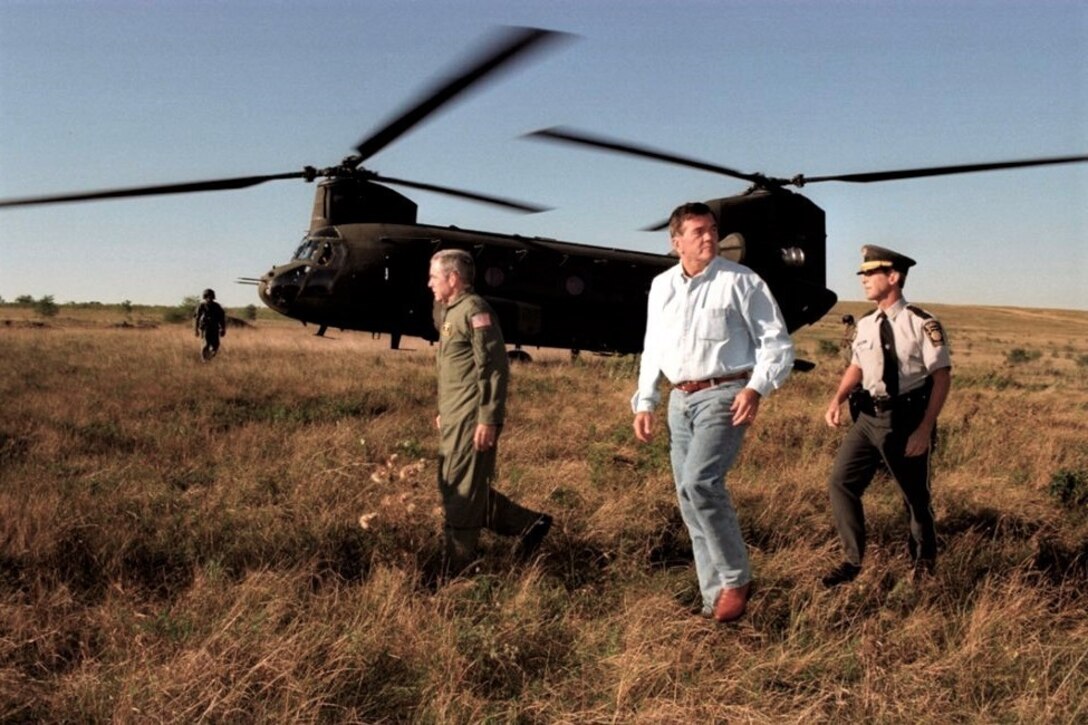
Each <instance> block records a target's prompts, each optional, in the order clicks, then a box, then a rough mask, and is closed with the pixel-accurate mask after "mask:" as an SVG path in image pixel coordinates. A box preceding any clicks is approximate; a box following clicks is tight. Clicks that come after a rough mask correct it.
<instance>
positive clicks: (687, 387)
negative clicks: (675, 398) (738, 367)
mask: <svg viewBox="0 0 1088 725" xmlns="http://www.w3.org/2000/svg"><path fill="white" fill-rule="evenodd" d="M748 374H749V373H748V371H747V370H745V371H744V372H740V373H733V374H732V375H723V376H721V377H720V378H707V379H706V380H684V381H682V382H679V383H676V384H675V385H673V386H672V387H673V388H675V389H676V390H680V391H682V392H685V393H697V392H699V391H700V390H706V389H707V388H713V387H714V386H715V385H721V384H722V383H731V382H733V381H734V380H747V379H748Z"/></svg>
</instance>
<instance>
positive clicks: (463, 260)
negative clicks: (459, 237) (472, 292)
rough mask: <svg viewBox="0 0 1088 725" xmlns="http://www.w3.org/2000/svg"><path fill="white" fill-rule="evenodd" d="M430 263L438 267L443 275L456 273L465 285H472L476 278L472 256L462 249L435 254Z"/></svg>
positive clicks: (444, 250)
mask: <svg viewBox="0 0 1088 725" xmlns="http://www.w3.org/2000/svg"><path fill="white" fill-rule="evenodd" d="M431 262H432V263H434V264H436V265H438V268H439V269H440V270H442V273H443V274H449V273H450V272H456V273H457V276H459V277H460V278H461V281H463V282H464V283H465V284H467V285H468V284H472V282H473V281H474V280H475V278H476V263H475V262H474V261H473V259H472V255H471V254H469V253H468V252H466V251H465V250H463V249H443V250H441V251H439V252H435V254H434V256H433V257H431Z"/></svg>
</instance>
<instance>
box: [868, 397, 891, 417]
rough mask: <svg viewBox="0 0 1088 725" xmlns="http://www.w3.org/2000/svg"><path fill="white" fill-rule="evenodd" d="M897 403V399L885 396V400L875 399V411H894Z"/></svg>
mask: <svg viewBox="0 0 1088 725" xmlns="http://www.w3.org/2000/svg"><path fill="white" fill-rule="evenodd" d="M894 403H895V399H894V398H892V397H888V396H885V397H883V398H873V409H874V410H875V411H876V412H878V413H884V412H886V411H889V410H891V409H892V406H893V405H894Z"/></svg>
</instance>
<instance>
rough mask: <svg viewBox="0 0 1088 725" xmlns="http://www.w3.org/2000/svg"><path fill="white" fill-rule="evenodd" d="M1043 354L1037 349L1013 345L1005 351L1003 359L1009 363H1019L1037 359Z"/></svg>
mask: <svg viewBox="0 0 1088 725" xmlns="http://www.w3.org/2000/svg"><path fill="white" fill-rule="evenodd" d="M1042 356H1043V353H1041V352H1039V351H1038V350H1028V349H1025V348H1022V347H1014V348H1013V349H1011V350H1009V351H1008V352H1007V353H1005V361H1006V362H1008V363H1009V364H1010V365H1019V364H1020V363H1028V362H1031V361H1032V360H1038V359H1039V358H1040V357H1042Z"/></svg>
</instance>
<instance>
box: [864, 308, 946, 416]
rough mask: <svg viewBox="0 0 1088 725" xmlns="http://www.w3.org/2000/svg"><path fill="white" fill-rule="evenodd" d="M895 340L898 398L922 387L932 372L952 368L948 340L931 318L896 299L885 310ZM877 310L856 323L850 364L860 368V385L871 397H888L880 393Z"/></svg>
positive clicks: (881, 368) (881, 366) (881, 369)
mask: <svg viewBox="0 0 1088 725" xmlns="http://www.w3.org/2000/svg"><path fill="white" fill-rule="evenodd" d="M885 312H886V314H887V315H888V321H889V322H891V326H892V334H893V335H894V337H895V357H896V360H897V362H898V363H899V394H900V395H904V394H906V393H909V392H911V391H912V390H916V389H918V388H920V387H922V385H924V384H925V380H926V378H927V377H929V376H930V375H931V374H933V372H934V371H936V370H940V369H941V368H947V367H951V366H952V359H951V357H950V356H949V353H948V340H947V339H946V338H945V335H944V329H943V328H942V327H941V323H940V322H938V321H937V319H936V318H935V317H933V316H932V315H931V314H929V313H928V312H926V311H925V310H923V309H921V308H920V307H915V306H913V305H908V304H907V301H906V300H904V299H900V300H899V301H898V302H896V303H895V304H894V305H892V306H891V307H890V308H889V309H888V310H886V311H885ZM878 313H879V310H873V311H872V312H870V313H869V314H867V315H865V316H864V317H862V318H861V319H860V320H858V325H857V334H856V335H855V336H854V342H853V345H852V346H851V349H852V357H851V362H852V363H853V364H855V365H857V366H858V367H860V368H861V385H862V387H863V388H865V389H866V390H867V391H869V393H870V394H871V395H872V396H873V397H877V398H879V397H883V396H885V395H887V394H888V391H887V390H885V389H884V381H883V376H884V353H883V351H882V349H881V347H880V321H879V319H878V316H879V315H878Z"/></svg>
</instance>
